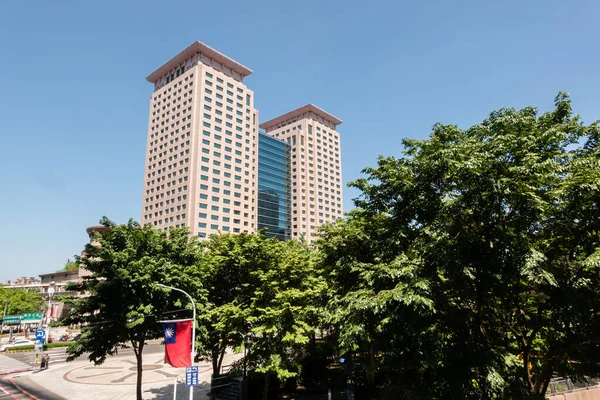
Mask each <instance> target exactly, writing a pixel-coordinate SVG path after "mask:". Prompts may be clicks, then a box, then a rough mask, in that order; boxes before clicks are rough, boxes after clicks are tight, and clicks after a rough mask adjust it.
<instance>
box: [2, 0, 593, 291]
mask: <svg viewBox="0 0 600 400" xmlns="http://www.w3.org/2000/svg"><path fill="white" fill-rule="evenodd" d="M599 12H600V3H598V2H597V1H592V0H589V1H577V0H573V1H552V0H538V1H533V0H529V1H522V0H520V1H512V0H511V1H501V2H497V1H496V2H490V1H481V0H476V1H446V0H444V1H441V0H440V1H411V2H407V1H387V2H384V1H373V0H371V1H355V0H343V1H330V0H308V1H303V2H290V1H243V2H237V1H228V2H207V1H177V2H165V1H154V0H145V1H118V2H117V1H112V0H105V1H80V0H79V1H71V2H67V1H60V0H57V1H42V0H37V1H33V0H31V1H27V0H0V77H1V86H0V182H1V186H0V187H1V188H2V189H1V190H0V199H1V200H0V204H1V207H0V221H1V223H2V229H1V230H0V280H5V279H13V278H17V277H19V276H22V275H27V276H30V275H31V276H36V275H37V274H39V273H44V272H52V271H54V270H56V269H59V268H61V267H62V266H63V265H64V263H65V261H66V260H67V259H68V258H72V256H73V254H76V253H79V251H80V250H81V249H82V246H83V245H84V243H85V242H86V239H87V238H86V234H85V228H86V227H87V226H89V225H93V224H96V223H97V222H98V220H99V218H100V217H101V216H102V215H107V216H108V217H109V218H111V219H113V220H115V221H117V222H125V221H127V219H128V218H129V217H133V218H135V219H136V220H137V219H139V218H140V208H141V204H142V179H143V168H144V152H145V144H146V128H147V120H148V104H149V98H150V94H151V93H152V85H151V84H150V83H148V82H146V81H145V77H146V76H147V75H148V74H149V73H150V72H152V71H153V70H154V69H155V68H157V67H159V66H160V65H162V64H163V63H164V62H165V61H167V60H168V59H169V58H171V57H172V56H174V55H175V54H177V53H178V52H179V51H181V50H182V49H184V48H185V47H186V46H188V45H189V44H191V43H192V41H194V40H201V41H203V42H205V43H207V44H208V45H209V46H211V47H213V48H215V49H217V50H219V51H221V52H223V53H225V54H227V55H228V56H230V57H231V58H233V59H235V60H237V61H239V62H241V63H242V64H244V65H246V66H248V67H249V68H251V69H253V70H254V74H252V75H251V76H249V77H248V78H247V79H246V80H245V82H246V83H247V85H248V86H249V87H251V88H252V89H253V90H254V91H255V93H256V106H257V108H258V109H259V111H260V120H261V121H266V120H268V119H270V118H272V117H275V116H277V115H279V114H281V113H284V112H287V111H290V110H292V109H294V108H295V107H297V106H298V104H300V103H301V104H307V103H315V104H316V105H318V106H319V107H321V108H323V109H325V110H327V111H329V112H331V113H333V114H335V115H336V116H338V117H339V118H341V119H342V120H343V121H344V123H343V124H342V125H341V126H340V127H339V131H340V132H341V137H342V162H343V178H344V181H345V182H347V181H350V180H353V179H356V178H357V177H359V176H360V171H361V169H362V168H364V167H366V166H370V165H374V164H375V161H376V157H377V156H378V155H379V154H384V155H399V154H400V151H401V144H400V140H401V139H402V138H403V137H413V138H425V137H427V135H428V134H429V132H430V128H431V126H432V125H433V124H434V123H435V122H438V121H439V122H443V123H455V124H458V125H459V126H461V127H465V128H466V127H468V126H469V125H472V124H474V123H477V122H480V121H481V120H482V119H484V118H485V117H486V116H487V114H488V113H489V112H490V111H491V110H494V109H497V108H499V107H502V106H514V107H523V106H526V105H535V106H538V107H539V108H540V109H543V110H546V109H549V108H551V107H552V100H553V98H554V96H555V95H556V93H557V92H558V91H559V90H564V91H567V92H569V93H571V96H572V99H573V102H574V107H575V110H576V112H578V113H580V114H581V115H582V116H583V118H584V121H586V122H588V123H589V122H592V120H595V119H598V118H600V107H599V106H600V99H599V97H598V93H600V78H599V73H600V69H599V68H598V66H599V65H600V53H599V52H598V31H597V18H598V17H597V16H598V14H599ZM356 195H357V193H356V192H355V191H352V190H349V189H346V191H345V194H344V202H345V209H346V210H349V209H351V208H352V202H351V199H352V198H354V197H356Z"/></svg>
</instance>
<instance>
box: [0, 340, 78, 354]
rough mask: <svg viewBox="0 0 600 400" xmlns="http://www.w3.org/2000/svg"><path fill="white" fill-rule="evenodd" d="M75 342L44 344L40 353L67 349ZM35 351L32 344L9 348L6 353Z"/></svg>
mask: <svg viewBox="0 0 600 400" xmlns="http://www.w3.org/2000/svg"><path fill="white" fill-rule="evenodd" d="M73 343H75V342H56V343H48V344H44V345H43V348H42V351H44V350H48V349H52V348H55V347H68V346H70V345H72V344H73ZM34 350H35V345H33V344H28V345H25V346H15V347H9V348H8V349H7V351H8V352H9V353H12V352H21V351H34Z"/></svg>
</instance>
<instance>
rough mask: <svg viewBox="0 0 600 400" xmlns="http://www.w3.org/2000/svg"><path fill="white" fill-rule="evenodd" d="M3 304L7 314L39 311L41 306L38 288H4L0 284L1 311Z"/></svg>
mask: <svg viewBox="0 0 600 400" xmlns="http://www.w3.org/2000/svg"><path fill="white" fill-rule="evenodd" d="M5 305H6V306H7V307H6V314H7V315H11V314H23V313H33V312H40V310H41V309H42V308H43V302H42V298H41V297H40V292H39V289H36V288H29V289H17V288H5V287H3V286H1V285H0V308H1V309H2V311H1V312H3V311H4V306H5Z"/></svg>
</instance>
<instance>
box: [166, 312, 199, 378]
mask: <svg viewBox="0 0 600 400" xmlns="http://www.w3.org/2000/svg"><path fill="white" fill-rule="evenodd" d="M161 322H162V329H163V334H164V336H165V363H169V364H171V365H172V366H173V367H175V368H185V367H189V366H191V365H192V362H191V351H192V320H191V319H179V320H173V321H161Z"/></svg>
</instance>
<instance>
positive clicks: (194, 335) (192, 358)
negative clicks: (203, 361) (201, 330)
mask: <svg viewBox="0 0 600 400" xmlns="http://www.w3.org/2000/svg"><path fill="white" fill-rule="evenodd" d="M156 286H160V287H162V288H165V289H171V290H175V291H177V292H181V293H183V294H185V295H186V296H187V297H188V298H189V299H190V301H191V302H192V353H191V357H190V364H191V365H190V367H192V366H193V365H194V354H195V352H196V351H195V350H196V303H194V299H192V296H190V295H189V294H188V293H187V292H184V291H183V290H181V289H177V288H176V287H173V286H167V285H163V284H162V283H157V284H156ZM190 400H194V386H192V385H190Z"/></svg>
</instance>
